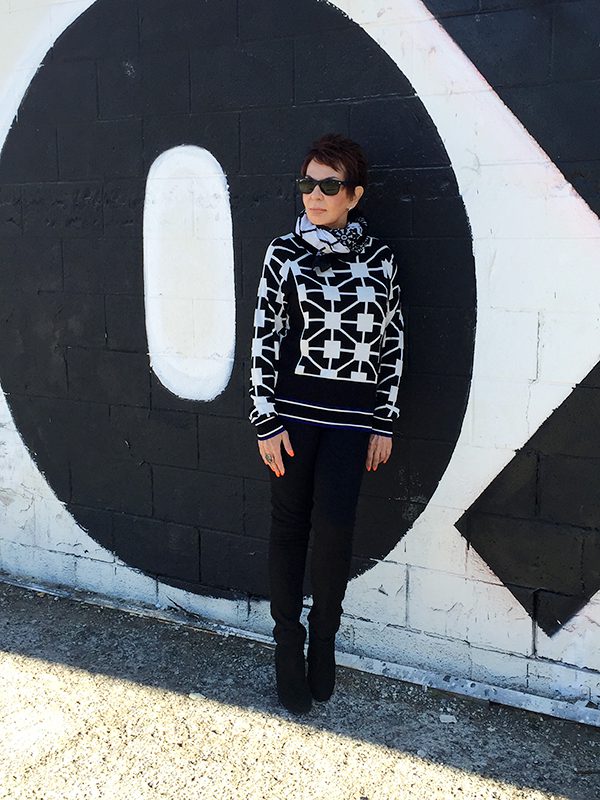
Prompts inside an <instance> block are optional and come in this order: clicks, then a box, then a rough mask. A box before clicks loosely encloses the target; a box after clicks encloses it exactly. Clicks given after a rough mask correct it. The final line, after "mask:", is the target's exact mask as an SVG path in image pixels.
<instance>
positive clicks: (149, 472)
mask: <svg viewBox="0 0 600 800" xmlns="http://www.w3.org/2000/svg"><path fill="white" fill-rule="evenodd" d="M238 6H239V8H238ZM109 31H110V35H108V32H109ZM328 130H337V131H339V132H341V133H346V134H348V135H350V136H352V137H353V138H355V139H357V140H358V141H360V142H362V143H363V144H364V146H365V149H366V151H367V155H368V157H369V160H370V163H371V184H370V187H369V189H368V194H367V202H366V203H365V206H364V211H365V213H366V215H367V217H368V219H369V221H370V225H371V231H372V232H373V233H374V234H375V235H378V236H381V237H382V238H384V239H386V240H387V241H388V242H389V243H390V244H391V245H392V247H393V248H394V250H395V251H396V253H397V256H398V259H399V261H400V263H401V275H402V289H403V310H404V314H405V319H406V337H407V338H406V342H407V357H406V373H405V377H404V378H403V384H402V389H401V406H402V411H401V417H400V420H399V422H398V424H397V428H396V432H395V439H394V449H393V454H392V458H391V459H390V461H389V462H388V464H387V465H385V466H383V467H381V468H380V469H379V470H378V471H377V472H376V473H365V478H364V483H363V488H362V493H361V498H360V503H359V511H358V519H357V528H356V537H355V556H356V558H355V562H354V564H353V568H352V574H353V575H357V574H359V573H360V572H363V571H364V570H365V569H368V568H369V567H370V566H371V565H372V564H373V559H380V558H383V557H385V556H386V555H387V554H388V553H389V552H390V550H391V549H392V548H393V547H394V546H395V545H396V543H397V542H398V541H399V540H400V539H401V537H402V536H403V535H404V533H405V532H406V531H407V529H408V528H409V527H410V526H411V525H412V523H413V521H414V520H415V519H416V517H417V516H418V515H419V514H420V513H421V511H422V510H423V509H424V507H425V506H426V504H427V502H428V500H429V498H430V497H431V494H432V493H433V491H434V489H435V487H436V486H437V484H438V482H439V479H440V477H441V475H442V474H443V472H444V469H445V468H446V465H447V463H448V461H449V458H450V455H451V453H452V450H453V448H454V446H455V443H456V440H457V437H458V434H459V431H460V427H461V422H462V418H463V415H464V410H465V407H466V401H467V395H468V390H469V383H470V376H471V368H472V356H473V342H474V328H475V276H474V264H473V256H472V247H471V237H470V231H469V226H468V222H467V218H466V215H465V211H464V207H463V204H462V201H461V199H460V197H459V193H458V189H457V185H456V181H455V178H454V174H453V171H452V168H451V165H450V162H449V159H448V156H447V154H446V152H445V150H444V147H443V145H442V142H441V140H440V137H439V135H438V133H437V131H436V129H435V127H434V125H433V124H432V121H431V119H430V117H429V115H428V114H427V111H426V110H425V108H424V106H423V104H422V103H421V101H420V100H419V99H418V98H417V97H416V96H415V95H414V91H413V89H412V87H411V86H410V84H409V83H408V81H407V80H406V78H405V77H404V76H403V74H402V73H401V72H400V70H399V69H398V68H397V66H396V65H395V64H394V63H393V62H392V61H391V59H390V58H389V57H388V56H387V55H386V54H385V53H384V52H383V51H382V50H381V49H380V48H379V47H378V46H377V45H376V44H375V42H374V41H373V40H372V39H371V38H370V37H369V36H368V35H367V34H366V33H365V32H364V31H363V30H362V29H361V28H360V27H359V26H357V25H355V24H354V23H352V22H351V21H350V20H348V19H347V18H346V17H345V16H344V15H343V14H342V13H341V12H339V11H338V10H337V9H336V8H334V7H333V6H328V5H326V4H325V3H322V2H309V0H300V1H299V0H293V2H292V0H263V2H261V3H259V4H257V3H255V2H253V1H252V0H240V2H239V4H238V3H236V2H234V0H204V2H198V0H177V2H170V3H168V4H166V3H165V2H164V1H163V0H140V2H139V3H138V2H136V1H135V0H97V2H96V3H95V4H94V5H93V6H91V8H90V9H88V10H87V11H86V12H85V13H84V14H82V15H81V16H80V17H79V18H78V19H77V20H76V21H75V22H74V23H73V24H72V25H71V26H70V27H69V28H68V29H67V30H66V31H65V32H64V33H63V34H62V36H60V38H59V39H58V40H57V42H56V43H55V46H54V47H53V48H52V50H51V51H50V52H49V53H48V54H47V56H46V58H45V59H44V63H43V65H42V67H41V68H40V69H39V71H38V72H37V73H36V75H35V77H34V79H33V81H32V83H31V85H30V87H29V89H28V91H27V93H26V95H25V98H24V99H23V102H22V103H21V106H20V109H19V114H18V118H17V121H15V124H14V125H13V127H12V128H11V130H10V133H9V135H8V138H7V141H6V144H5V146H4V148H3V150H2V154H1V157H0V181H1V183H2V186H1V193H2V194H1V199H2V203H1V204H0V209H1V210H2V218H1V219H0V262H1V264H2V273H1V274H2V293H1V294H2V297H1V300H0V304H1V308H0V310H1V330H2V342H3V346H2V348H1V350H0V379H1V381H2V387H3V389H4V391H5V393H6V394H7V400H8V403H9V406H10V409H11V412H12V414H13V416H14V419H15V422H16V425H17V427H18V429H19V431H20V433H21V435H22V437H23V439H24V441H25V443H26V445H27V447H28V448H29V450H30V452H31V453H32V455H33V457H34V459H35V461H36V463H37V465H38V466H39V468H40V470H41V471H42V472H43V473H44V475H45V476H46V479H47V481H48V483H49V485H50V486H51V487H52V489H53V491H54V492H55V493H56V495H57V496H58V497H59V499H60V500H62V501H63V502H64V503H65V504H66V507H67V508H68V510H69V511H70V512H71V513H72V514H73V516H74V518H75V519H76V520H77V521H78V522H79V523H80V524H81V525H82V526H83V527H84V528H85V529H86V530H87V531H88V532H89V533H90V535H91V536H92V537H93V538H94V539H95V540H97V541H98V542H99V543H101V544H102V545H104V546H106V547H108V548H109V549H111V550H112V551H113V552H114V553H116V554H117V555H118V556H119V557H120V558H122V559H123V560H124V561H126V562H127V563H128V564H130V565H132V566H134V567H137V568H139V569H142V570H143V571H145V572H147V573H149V574H152V575H158V576H160V578H161V580H163V581H164V582H165V583H167V584H171V585H173V586H181V587H183V588H185V589H188V590H189V591H192V592H196V593H198V594H212V595H214V594H220V593H222V594H223V595H225V596H235V595H237V594H240V593H241V594H247V593H250V594H255V595H259V596H267V595H268V589H267V571H266V553H267V537H268V526H269V494H268V492H269V482H268V475H267V474H266V472H265V467H264V465H263V464H262V461H261V460H260V459H259V457H258V451H257V448H256V439H255V435H254V430H253V428H252V426H251V425H250V423H249V422H248V418H247V417H248V411H249V407H248V397H247V389H248V358H249V349H250V340H251V336H252V316H253V310H254V303H255V291H256V286H257V284H258V279H259V276H260V270H261V266H262V257H263V254H264V251H265V248H266V245H267V244H268V242H269V241H270V239H271V238H273V236H275V235H277V234H280V233H285V232H287V231H288V230H289V229H290V227H291V225H292V224H293V220H294V216H295V213H296V210H297V209H298V208H299V207H300V205H299V202H298V200H297V198H296V197H295V196H294V188H293V178H294V177H295V175H296V172H297V169H298V167H299V164H300V163H301V160H302V157H303V155H304V152H305V149H306V146H307V145H308V144H309V143H310V142H311V141H312V139H314V138H315V137H316V136H317V135H319V134H321V133H323V132H325V131H328ZM179 144H194V145H198V146H201V147H206V148H207V149H208V150H210V152H211V153H213V155H214V156H215V157H216V158H217V159H218V161H219V162H220V164H221V165H222V167H223V169H224V171H225V173H226V175H227V178H228V181H229V186H230V194H231V205H232V216H233V222H234V245H235V257H236V264H235V278H236V302H237V309H238V310H237V330H236V360H235V367H234V371H233V374H232V377H231V380H230V382H229V385H228V386H227V388H226V390H225V391H224V392H223V393H222V394H221V395H220V396H219V397H218V398H216V399H215V400H214V401H213V402H210V403H202V402H192V401H186V400H182V399H180V398H178V397H176V396H174V395H173V394H171V393H170V392H169V391H167V390H166V389H165V388H164V387H162V386H161V385H160V383H159V382H158V380H157V379H156V378H155V376H154V374H153V373H152V371H151V369H150V364H149V359H148V355H147V342H146V336H145V323H144V298H143V262H142V214H143V203H144V189H145V182H146V177H147V174H148V169H149V167H150V166H151V164H152V163H153V161H154V159H155V158H156V157H157V156H158V155H159V154H160V153H161V152H163V151H165V150H166V149H168V148H171V147H174V146H176V145H179ZM307 591H310V586H309V584H308V581H307Z"/></svg>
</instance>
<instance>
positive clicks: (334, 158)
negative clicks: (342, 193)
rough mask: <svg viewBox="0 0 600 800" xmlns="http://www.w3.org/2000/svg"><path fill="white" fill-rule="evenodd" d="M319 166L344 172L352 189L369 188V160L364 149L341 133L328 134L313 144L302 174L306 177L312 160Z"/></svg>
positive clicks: (304, 162) (303, 165) (303, 164)
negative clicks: (322, 165) (357, 187)
mask: <svg viewBox="0 0 600 800" xmlns="http://www.w3.org/2000/svg"><path fill="white" fill-rule="evenodd" d="M313 159H314V160H315V161H318V162H319V164H325V165H326V166H328V167H332V168H333V169H337V170H340V171H343V173H344V176H345V178H346V180H347V181H348V183H349V184H350V186H351V187H352V188H354V187H356V186H364V187H365V188H366V186H367V180H368V178H367V159H366V158H365V154H364V153H363V150H362V147H361V146H360V145H359V144H357V143H356V142H353V141H352V139H347V138H346V137H345V136H342V135H341V134H339V133H326V134H325V136H321V138H320V139H317V141H316V142H313V145H312V147H311V149H310V150H309V151H308V153H307V154H306V158H305V159H304V161H303V162H302V167H301V168H300V174H301V175H303V176H304V175H306V170H307V169H308V165H309V164H310V162H311V161H312V160H313Z"/></svg>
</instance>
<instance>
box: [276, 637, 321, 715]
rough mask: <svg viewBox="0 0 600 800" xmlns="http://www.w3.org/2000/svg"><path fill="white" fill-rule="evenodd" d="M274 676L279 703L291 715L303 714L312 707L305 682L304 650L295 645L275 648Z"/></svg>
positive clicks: (280, 645) (279, 645)
mask: <svg viewBox="0 0 600 800" xmlns="http://www.w3.org/2000/svg"><path fill="white" fill-rule="evenodd" d="M275 675H276V678H277V696H278V697H279V701H280V703H281V704H282V705H283V706H285V708H287V710H288V711H291V712H292V713H293V714H305V713H306V712H307V711H310V709H311V707H312V697H311V694H310V689H309V688H308V684H307V682H306V671H305V662H304V648H303V647H301V646H296V645H293V646H292V645H282V644H278V645H276V646H275Z"/></svg>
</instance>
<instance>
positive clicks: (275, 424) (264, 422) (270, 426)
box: [254, 415, 285, 439]
mask: <svg viewBox="0 0 600 800" xmlns="http://www.w3.org/2000/svg"><path fill="white" fill-rule="evenodd" d="M254 427H255V428H256V436H257V437H258V438H259V439H270V438H271V437H272V436H277V434H278V433H281V432H282V431H284V430H285V428H284V427H283V425H282V424H281V420H280V419H279V417H278V416H277V415H274V416H272V417H267V419H261V420H260V421H259V422H255V423H254Z"/></svg>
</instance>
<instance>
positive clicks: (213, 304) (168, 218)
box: [143, 145, 235, 400]
mask: <svg viewBox="0 0 600 800" xmlns="http://www.w3.org/2000/svg"><path fill="white" fill-rule="evenodd" d="M143 238H144V303H145V311H146V333H147V337H148V354H149V356H150V365H151V367H152V369H153V370H154V373H155V374H156V376H157V378H158V379H159V380H160V382H161V383H162V384H163V385H164V386H165V387H166V388H167V389H169V391H171V392H173V394H176V395H178V396H179V397H183V398H186V399H188V400H213V399H214V398H215V397H216V396H217V395H218V394H220V393H221V392H222V391H223V389H225V387H226V386H227V383H228V381H229V378H230V376H231V370H232V367H233V357H234V351H235V282H234V270H233V228H232V222H231V205H230V200H229V189H228V186H227V180H226V178H225V174H224V172H223V170H222V168H221V165H220V164H219V162H218V161H217V160H216V158H215V157H214V156H213V155H212V154H211V153H210V152H209V151H208V150H205V149H204V148H202V147H196V146H194V145H180V146H178V147H173V148H172V149H170V150H166V151H165V152H164V153H161V155H160V156H158V158H157V159H156V160H155V161H154V163H153V164H152V166H151V167H150V170H149V172H148V179H147V182H146V196H145V201H144V233H143Z"/></svg>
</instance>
